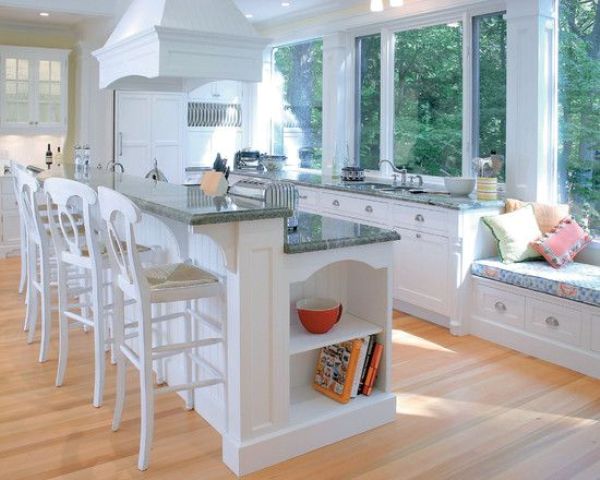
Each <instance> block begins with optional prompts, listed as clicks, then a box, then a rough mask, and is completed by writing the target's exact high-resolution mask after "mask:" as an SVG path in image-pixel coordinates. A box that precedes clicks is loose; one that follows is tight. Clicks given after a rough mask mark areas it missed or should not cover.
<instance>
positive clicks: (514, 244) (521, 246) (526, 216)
mask: <svg viewBox="0 0 600 480" xmlns="http://www.w3.org/2000/svg"><path fill="white" fill-rule="evenodd" d="M483 222H484V223H485V224H486V225H487V226H488V227H489V229H490V230H491V231H492V234H493V235H494V237H496V241H497V242H498V251H499V252H500V258H501V259H502V261H503V262H504V263H516V262H523V261H525V260H529V259H531V258H539V257H540V254H539V253H537V252H536V251H535V250H534V249H533V248H531V247H530V246H529V244H530V243H531V242H533V241H535V240H537V239H538V238H540V237H541V236H542V232H541V230H540V227H539V226H538V223H537V220H536V218H535V213H534V210H533V205H531V204H528V205H526V206H524V207H523V208H520V209H519V210H516V211H514V212H511V213H505V214H503V215H494V216H493V217H483Z"/></svg>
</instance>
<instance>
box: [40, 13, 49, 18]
mask: <svg viewBox="0 0 600 480" xmlns="http://www.w3.org/2000/svg"><path fill="white" fill-rule="evenodd" d="M49 16H50V14H49V13H48V12H40V17H49Z"/></svg>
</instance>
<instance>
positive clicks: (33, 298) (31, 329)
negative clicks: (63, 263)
mask: <svg viewBox="0 0 600 480" xmlns="http://www.w3.org/2000/svg"><path fill="white" fill-rule="evenodd" d="M27 263H28V265H29V276H28V277H29V278H28V279H27V299H28V301H27V312H26V315H25V325H26V327H27V343H32V342H33V337H34V336H35V326H36V323H37V317H38V313H39V312H38V309H39V305H38V302H39V297H38V291H37V288H36V286H35V282H36V280H37V246H36V245H34V244H32V243H30V244H29V255H28V262H27Z"/></svg>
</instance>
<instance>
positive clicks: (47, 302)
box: [39, 254, 52, 363]
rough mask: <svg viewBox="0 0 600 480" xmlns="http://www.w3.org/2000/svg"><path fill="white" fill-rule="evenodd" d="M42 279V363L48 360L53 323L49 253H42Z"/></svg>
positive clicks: (40, 359)
mask: <svg viewBox="0 0 600 480" xmlns="http://www.w3.org/2000/svg"><path fill="white" fill-rule="evenodd" d="M40 277H41V278H40V280H41V292H40V296H41V298H42V340H41V343H40V358H39V361H40V363H43V362H45V361H46V360H48V347H49V346H50V330H51V325H52V317H51V315H52V312H51V295H52V292H51V290H50V288H51V287H50V265H49V264H48V260H47V255H43V254H42V259H41V262H40Z"/></svg>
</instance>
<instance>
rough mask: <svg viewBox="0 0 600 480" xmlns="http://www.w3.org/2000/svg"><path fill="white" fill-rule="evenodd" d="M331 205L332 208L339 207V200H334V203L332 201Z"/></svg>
mask: <svg viewBox="0 0 600 480" xmlns="http://www.w3.org/2000/svg"><path fill="white" fill-rule="evenodd" d="M331 204H332V205H333V206H334V207H339V206H340V201H339V200H334V201H333V202H332V203H331Z"/></svg>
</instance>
